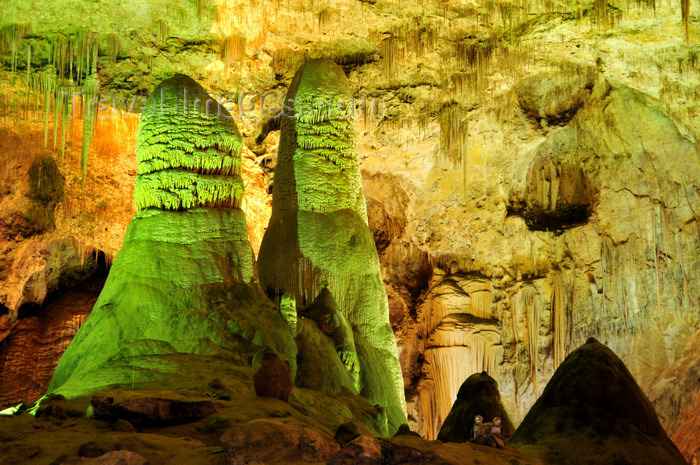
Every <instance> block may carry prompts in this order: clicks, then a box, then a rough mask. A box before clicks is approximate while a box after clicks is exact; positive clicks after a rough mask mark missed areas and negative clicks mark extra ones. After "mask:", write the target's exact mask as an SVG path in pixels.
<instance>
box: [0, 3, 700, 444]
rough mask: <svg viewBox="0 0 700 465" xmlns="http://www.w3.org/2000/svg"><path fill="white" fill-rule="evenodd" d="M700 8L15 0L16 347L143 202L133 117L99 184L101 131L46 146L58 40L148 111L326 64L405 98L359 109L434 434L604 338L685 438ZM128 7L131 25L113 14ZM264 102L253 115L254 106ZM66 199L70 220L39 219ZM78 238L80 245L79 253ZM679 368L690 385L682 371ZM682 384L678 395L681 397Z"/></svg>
mask: <svg viewBox="0 0 700 465" xmlns="http://www.w3.org/2000/svg"><path fill="white" fill-rule="evenodd" d="M699 10H700V2H698V1H691V2H690V12H691V13H690V14H689V15H686V16H685V18H684V16H683V14H682V12H681V9H680V6H679V5H675V4H674V5H669V4H656V3H653V2H652V3H648V2H641V3H640V2H626V1H625V2H622V1H621V2H615V3H614V4H612V3H611V4H609V7H608V8H601V7H600V5H599V2H594V3H590V4H589V3H586V2H582V3H580V4H578V5H577V6H573V7H572V5H571V4H570V3H568V2H566V3H564V2H552V3H550V4H544V3H541V2H526V3H522V4H521V3H518V4H515V3H509V2H502V3H494V2H488V1H477V2H441V1H434V2H418V1H408V2H406V1H402V2H401V3H400V4H399V3H398V2H392V1H382V0H377V1H376V2H366V1H356V0H338V1H329V2H321V3H315V4H314V5H313V6H312V7H309V5H307V4H306V3H305V2H301V1H296V0H289V1H267V0H264V1H255V2H253V1H234V0H226V1H224V0H219V1H213V0H200V1H196V2H195V1H193V2H183V3H181V4H178V5H177V6H176V7H172V8H168V7H166V2H162V1H158V0H150V1H147V2H145V3H144V4H143V7H139V8H137V7H136V6H134V4H129V3H127V4H122V3H119V2H106V3H105V2H102V3H100V4H99V6H98V4H92V3H88V2H73V3H72V4H71V8H67V7H66V5H64V4H63V2H48V1H47V2H37V3H36V4H35V5H33V6H32V7H27V6H26V5H24V2H19V1H14V2H13V1H9V2H7V7H6V8H5V9H4V11H3V13H2V15H3V16H2V23H3V25H8V24H25V25H27V26H26V32H25V33H24V35H23V36H22V37H21V40H19V38H18V37H19V36H18V35H17V34H15V35H12V34H11V33H9V32H7V31H10V29H7V28H4V29H3V31H6V32H5V33H4V34H3V38H2V52H3V61H2V64H3V73H4V74H3V79H2V80H1V81H0V95H1V96H2V97H1V98H2V102H3V108H4V109H6V110H5V113H4V114H3V118H2V120H0V131H2V137H0V150H1V151H2V153H3V154H4V155H5V156H6V160H8V162H7V163H4V164H3V165H2V167H1V169H0V177H1V178H2V179H3V183H2V192H0V218H1V219H2V223H0V224H1V226H0V236H1V238H2V240H1V241H0V250H2V254H0V303H2V305H3V306H4V307H2V308H6V309H7V310H6V311H5V312H0V313H4V314H0V325H1V326H0V338H5V337H7V335H9V334H10V333H11V332H12V331H13V328H15V327H16V326H15V325H16V324H17V323H16V321H17V312H18V309H19V308H20V307H21V305H22V304H23V303H26V302H33V303H35V304H40V303H41V301H42V300H43V298H44V296H45V291H43V289H44V287H47V286H45V285H44V284H41V283H46V282H48V281H50V280H51V279H54V278H55V277H56V276H59V275H60V274H61V273H62V272H61V271H57V270H62V269H64V268H69V267H71V266H73V265H74V264H75V263H76V262H75V260H77V263H79V262H80V258H81V257H84V256H86V254H88V255H89V254H90V252H92V251H95V250H99V251H103V252H104V253H105V254H106V255H107V256H108V257H113V256H114V255H115V254H116V252H117V251H118V250H119V248H120V246H121V242H122V240H123V235H124V232H125V228H126V225H127V224H128V222H129V220H130V218H131V216H132V215H133V214H134V212H135V210H134V208H133V206H132V205H133V204H132V202H131V196H132V189H133V183H134V177H135V175H136V161H135V158H134V152H135V140H136V139H135V137H136V125H137V124H138V119H137V118H136V117H135V116H134V115H132V116H131V117H130V118H111V119H110V118H98V119H97V122H96V128H95V134H94V136H93V139H92V140H93V143H92V145H91V147H90V151H89V158H88V169H87V174H86V176H87V181H86V183H85V187H84V190H83V188H82V183H81V178H82V166H81V164H82V162H81V153H80V151H81V145H82V139H83V137H82V135H81V132H82V121H81V120H80V119H79V118H75V119H72V120H71V121H70V131H69V132H68V143H67V145H66V149H65V154H63V155H61V153H60V152H61V150H60V141H59V143H58V144H57V143H56V142H55V141H56V138H58V139H60V131H59V132H58V136H55V137H53V136H52V134H51V130H52V129H53V126H52V124H54V123H53V121H54V120H52V119H51V117H49V119H48V123H49V124H48V127H49V130H48V132H49V138H48V140H49V142H48V144H46V146H44V144H43V143H42V142H43V140H44V133H45V132H46V131H45V130H44V123H43V122H44V109H45V107H46V105H45V104H44V102H43V100H42V99H41V98H40V96H41V95H40V94H41V92H40V91H41V89H40V86H38V85H37V86H36V87H33V84H31V83H30V87H31V88H32V89H33V90H32V96H31V98H30V99H27V98H26V96H25V93H24V92H25V88H26V86H27V83H26V81H27V80H29V81H31V79H27V78H26V77H25V75H30V74H31V75H35V74H37V75H38V74H39V73H40V72H41V70H43V69H46V67H47V65H48V64H49V62H50V61H51V58H50V57H51V53H53V52H49V45H48V44H49V43H56V40H58V43H60V39H56V37H55V34H56V33H57V32H63V33H64V34H66V37H68V38H69V39H70V38H71V37H74V35H71V34H75V31H76V27H77V28H78V29H79V28H81V27H82V28H85V29H83V31H86V30H89V31H92V32H93V33H94V35H93V36H90V37H92V38H93V39H89V38H88V39H84V40H87V42H88V43H90V40H93V42H94V43H96V44H97V51H98V53H97V58H96V60H95V63H96V64H95V70H96V74H97V76H98V78H99V83H100V88H101V89H102V90H105V91H110V92H120V93H121V95H123V96H124V97H125V98H127V99H129V98H131V96H132V95H134V93H135V92H139V91H142V90H143V89H148V88H150V87H151V84H152V82H154V81H156V80H159V79H161V78H163V77H167V76H170V75H172V74H174V73H176V72H182V73H186V74H188V75H191V76H192V77H194V78H195V79H197V80H198V81H200V82H202V83H204V84H205V86H206V87H207V88H208V89H211V91H212V92H215V93H224V92H227V91H228V92H236V91H238V92H241V91H251V92H256V93H258V94H262V93H263V92H265V91H268V90H277V91H279V92H280V93H281V95H283V94H284V92H285V91H286V88H287V86H288V85H289V84H290V82H291V78H292V76H293V74H294V72H295V71H296V69H297V68H298V66H299V65H301V64H302V63H304V62H305V61H306V60H308V59H309V58H314V57H327V58H331V59H333V60H335V61H336V62H337V63H339V64H341V65H342V66H343V67H344V70H345V72H346V74H347V75H348V79H349V82H350V85H351V87H352V89H353V90H354V91H356V92H358V93H360V92H362V93H366V94H369V95H374V96H377V97H378V98H380V99H381V100H382V101H383V105H382V106H381V108H382V110H383V113H384V118H383V119H379V118H375V117H372V115H369V116H368V117H367V118H357V121H356V128H355V129H356V134H357V136H358V146H359V157H360V165H361V169H362V175H363V183H364V190H365V196H366V198H367V211H368V217H369V224H370V227H371V228H372V230H373V233H374V237H375V242H376V243H377V248H378V251H379V254H380V263H381V265H382V273H383V278H384V282H385V286H386V288H387V293H388V295H389V306H390V313H391V317H392V325H393V327H394V331H395V334H396V336H397V341H398V345H399V352H400V360H401V363H402V368H403V372H404V385H405V387H406V397H407V402H408V412H409V421H410V422H412V426H413V427H414V428H416V429H417V430H418V431H419V432H421V433H422V434H423V435H425V436H426V437H429V438H431V437H435V435H436V434H437V431H438V430H439V426H440V424H441V422H442V420H444V418H445V417H446V415H447V413H448V410H449V407H450V406H451V404H452V402H453V400H454V397H455V395H456V392H457V389H458V387H459V386H460V384H461V383H462V382H463V381H464V379H465V378H466V377H467V376H469V375H470V374H471V373H473V372H478V371H481V370H487V371H488V372H489V374H491V375H492V376H493V377H494V378H495V379H496V380H497V381H498V382H499V385H500V389H501V392H502V394H503V399H504V402H505V403H506V407H507V409H508V411H509V412H511V415H513V417H514V418H513V419H514V421H515V422H516V423H517V422H518V421H519V420H520V419H521V418H522V416H523V415H524V413H525V412H526V411H527V410H528V408H529V407H530V406H531V405H532V404H533V403H534V401H535V399H536V398H537V396H538V395H539V394H540V393H541V392H542V389H543V388H544V385H545V384H546V382H547V381H548V379H549V378H550V377H551V375H552V373H553V370H554V369H555V368H556V367H557V366H558V364H559V363H560V362H561V361H562V360H563V358H564V357H565V356H566V355H567V354H568V353H569V352H570V351H571V350H572V349H573V348H575V347H577V346H578V345H580V344H581V343H583V342H584V341H585V339H586V338H587V337H589V336H595V337H596V338H598V339H599V340H600V341H601V342H603V343H605V344H606V345H608V346H609V347H611V348H612V349H613V350H614V351H615V352H616V353H617V354H618V355H620V357H621V358H622V360H623V361H624V362H625V364H627V366H628V367H630V370H631V372H632V373H633V375H634V376H635V377H636V379H637V381H638V382H639V383H640V385H642V387H643V388H644V389H645V391H646V392H647V393H654V395H653V396H652V398H656V399H657V403H656V407H657V409H658V410H659V413H660V416H661V418H662V422H663V423H664V426H665V427H666V428H667V429H668V432H669V434H671V435H673V434H674V433H676V431H683V429H684V426H683V418H694V417H693V414H692V412H690V409H689V408H685V410H683V412H685V413H683V414H680V415H679V412H680V411H681V406H687V405H692V404H693V401H692V399H694V398H695V396H696V394H697V391H698V385H697V381H696V380H695V382H693V381H692V380H690V379H689V378H687V377H685V378H684V375H683V373H685V372H687V371H688V370H691V368H687V367H689V366H692V364H691V363H689V362H688V363H683V362H682V361H683V360H687V359H688V357H691V358H692V356H691V355H689V354H692V353H694V352H693V347H696V346H697V344H695V345H691V336H692V335H693V333H694V332H697V328H698V320H699V313H698V308H699V305H698V304H699V298H698V295H699V291H700V289H698V283H699V282H700V281H699V280H698V273H699V271H700V268H699V266H698V256H697V250H698V238H699V237H700V234H699V233H700V229H699V228H700V224H698V219H699V216H698V214H699V213H700V191H699V190H698V189H699V187H698V186H700V172H699V169H698V164H699V162H700V159H699V156H700V155H699V151H700V148H699V147H700V144H699V143H698V140H700V139H698V134H699V131H698V127H700V124H699V122H700V113H698V108H700V105H698V100H699V99H698V92H697V89H698V88H699V87H698V85H699V84H700V79H699V78H700V74H699V72H700V70H699V68H698V66H699V64H698V53H700V49H699V48H698V47H699V45H698V44H699V43H700V42H698V39H699V37H698V16H697V13H696V12H697V11H699ZM124 15H126V16H129V17H130V18H132V21H131V22H130V24H129V25H128V26H125V25H122V24H119V23H117V22H116V21H115V20H113V19H111V17H112V16H114V17H118V16H124ZM49 17H50V18H52V19H53V21H46V19H47V18H49ZM88 17H89V18H91V21H90V23H89V24H88V22H87V21H86V19H85V18H88ZM684 19H686V20H687V21H684ZM76 25H77V26H76ZM10 32H11V31H10ZM83 36H85V34H83ZM115 36H118V38H119V40H116V39H115V38H114V37H115ZM52 41H54V42H52ZM28 43H30V44H32V52H31V60H30V63H31V67H30V70H29V73H27V66H26V56H27V44H28ZM13 44H14V45H13ZM88 48H89V47H88ZM13 56H14V57H15V58H14V59H13ZM76 56H77V55H76ZM76 66H77V65H76ZM13 68H15V73H14V74H12V73H11V71H12V69H13ZM32 73H33V74H32ZM76 77H77V76H76ZM32 82H33V81H32ZM35 95H39V96H38V97H35ZM127 101H128V100H127ZM244 103H245V102H244ZM260 109H261V106H260V102H259V101H257V102H254V110H252V111H250V114H251V115H252V114H255V115H258V112H259V111H260ZM238 126H239V128H240V130H241V133H242V136H243V140H244V143H245V146H244V148H243V171H244V180H245V182H246V186H245V188H246V197H245V201H244V204H243V209H244V211H245V212H246V216H247V219H248V224H249V236H250V238H251V244H252V246H253V248H254V250H255V251H256V252H257V250H258V248H259V244H260V240H261V238H262V234H263V232H264V228H265V226H266V225H267V222H268V218H269V215H270V199H271V195H270V189H274V168H275V162H276V150H277V143H278V141H279V124H276V123H275V121H274V120H269V119H268V118H265V117H263V118H259V117H258V116H254V117H252V118H246V119H241V120H239V121H238ZM59 127H60V125H59ZM52 144H53V145H52ZM46 156H48V157H52V158H54V159H55V160H56V162H57V166H58V170H59V173H60V176H61V177H62V178H63V179H64V183H63V184H64V186H63V194H62V197H61V199H60V200H59V201H58V202H57V203H56V204H55V205H52V206H50V207H48V206H47V205H44V204H42V201H41V199H40V197H37V196H36V195H34V196H33V195H32V194H31V191H32V186H31V176H30V168H31V166H32V165H33V164H34V163H35V162H36V160H38V159H41V158H42V157H46ZM44 203H45V202H44ZM47 208H50V209H51V210H52V211H53V222H50V221H49V222H47V220H46V218H48V216H47V214H43V215H37V214H35V213H34V214H33V213H32V212H37V211H39V212H44V213H46V210H47ZM42 209H43V210H42ZM37 219H39V220H40V221H39V220H37ZM56 239H67V240H69V241H70V243H71V247H74V248H75V252H70V253H66V252H58V251H56V250H57V249H56V247H55V246H51V244H52V243H53V242H54V241H55V240H56ZM61 250H63V249H61ZM74 256H75V257H77V259H76V258H75V257H74ZM37 282H38V283H39V284H37ZM674 363H676V365H673V364H674ZM672 366H673V367H679V366H680V367H681V368H674V370H675V371H673V372H670V371H669V370H671V368H669V367H672ZM682 367H686V368H682ZM674 377H676V378H679V379H681V378H682V379H685V380H686V382H684V383H681V384H682V386H684V387H683V388H682V389H680V388H678V387H673V388H672V387H671V386H673V383H670V382H668V381H664V380H668V379H673V378H674ZM671 390H672V391H673V396H675V397H674V398H677V399H679V400H678V402H665V401H663V399H664V398H666V396H665V393H666V392H671ZM679 419H680V420H679ZM679 434H681V433H679ZM683 441H687V439H683ZM691 443H692V441H689V442H685V443H683V444H684V445H683V446H682V447H683V448H684V449H683V452H684V453H686V455H688V456H690V455H689V454H691V453H693V452H694V450H695V449H693V448H697V444H696V443H695V444H691Z"/></svg>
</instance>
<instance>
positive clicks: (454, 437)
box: [438, 371, 514, 442]
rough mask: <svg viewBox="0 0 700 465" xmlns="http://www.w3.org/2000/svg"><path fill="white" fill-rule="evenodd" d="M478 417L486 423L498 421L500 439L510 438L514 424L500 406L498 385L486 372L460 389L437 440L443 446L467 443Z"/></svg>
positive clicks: (478, 374) (476, 376)
mask: <svg viewBox="0 0 700 465" xmlns="http://www.w3.org/2000/svg"><path fill="white" fill-rule="evenodd" d="M477 415H481V416H482V417H483V419H484V421H486V422H490V421H493V419H494V418H495V417H499V418H500V419H501V422H502V423H501V437H502V438H503V439H506V438H508V437H509V436H510V435H512V434H513V431H514V428H513V423H511V421H510V417H508V413H507V412H506V409H505V407H504V406H503V403H502V402H501V393H500V392H499V391H498V383H496V380H495V379H493V378H492V377H490V376H489V375H488V373H486V372H485V371H482V372H481V373H474V374H473V375H471V376H470V377H469V378H467V379H466V381H464V383H463V384H462V386H461V387H460V388H459V392H458V393H457V400H455V403H454V405H453V406H452V410H450V413H449V415H447V418H446V419H445V422H444V423H443V425H442V428H440V433H439V434H438V439H439V440H440V441H442V442H465V441H468V440H469V439H470V434H471V432H472V429H473V426H474V418H475V417H476V416H477Z"/></svg>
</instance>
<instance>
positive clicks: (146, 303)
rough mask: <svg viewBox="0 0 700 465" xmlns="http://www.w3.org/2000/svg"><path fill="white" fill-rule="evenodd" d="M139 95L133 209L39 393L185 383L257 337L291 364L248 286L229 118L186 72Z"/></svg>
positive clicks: (287, 346) (282, 326)
mask: <svg viewBox="0 0 700 465" xmlns="http://www.w3.org/2000/svg"><path fill="white" fill-rule="evenodd" d="M150 99H151V102H152V103H153V108H152V109H151V111H149V112H148V113H147V112H146V111H144V113H143V114H142V118H141V122H140V125H139V135H138V147H137V158H138V162H139V164H138V167H139V168H138V176H137V180H136V187H135V191H134V199H135V203H136V206H137V209H138V213H137V215H136V216H135V217H134V219H133V220H132V222H131V224H130V225H129V228H128V230H127V233H126V237H125V239H124V244H123V246H122V249H121V251H120V252H119V254H118V255H117V256H116V258H115V260H114V264H113V266H112V268H111V271H110V274H109V277H108V279H107V282H106V283H105V286H104V289H103V290H102V293H101V294H100V297H99V299H98V300H97V302H96V304H95V307H94V309H93V312H92V314H91V315H90V317H89V318H88V320H87V321H86V322H85V324H84V325H83V326H82V327H81V328H80V330H79V331H78V333H77V334H76V336H75V338H74V339H73V341H72V343H71V344H70V346H69V347H68V349H67V350H66V352H65V353H64V355H63V357H62V358H61V360H60V362H59V364H58V367H57V368H56V371H55V373H54V376H53V379H52V380H51V384H50V386H49V389H48V392H51V393H60V394H63V395H65V396H66V397H68V398H71V397H78V396H83V395H88V394H91V393H94V392H97V391H99V390H102V389H106V388H129V389H133V388H134V386H141V385H143V383H149V382H151V383H162V382H165V381H167V382H168V383H169V384H168V386H169V385H173V386H177V387H184V386H187V385H189V384H192V383H196V382H201V380H203V379H205V378H207V377H209V376H210V374H212V373H214V375H211V376H212V377H213V376H215V373H216V371H217V370H220V369H224V368H222V367H225V366H227V364H230V363H231V362H234V363H235V364H244V363H246V362H249V360H246V359H245V357H246V353H247V352H252V353H254V351H255V350H256V349H255V347H257V346H265V345H269V346H271V347H273V348H274V350H276V351H277V353H279V354H281V355H282V357H283V358H285V359H286V360H287V361H288V362H289V363H290V365H291V368H292V370H293V371H295V370H296V345H295V344H294V340H293V336H292V334H291V332H290V331H289V330H288V328H287V324H286V322H285V320H284V318H283V317H282V316H281V315H280V314H279V312H278V311H277V309H276V308H275V307H274V306H273V305H272V304H271V303H270V302H269V301H267V299H265V297H264V296H263V295H262V294H261V293H260V292H259V291H258V290H257V289H256V286H255V285H254V284H252V281H253V279H254V277H255V275H256V270H255V263H254V257H253V252H252V249H251V246H250V243H249V241H248V235H247V226H246V219H245V215H244V213H243V211H241V210H240V209H239V208H238V206H239V205H240V200H241V197H242V195H243V183H242V180H241V177H240V174H239V172H240V149H241V141H240V135H239V132H238V130H237V128H236V125H235V123H234V121H233V119H232V118H231V117H230V116H229V114H228V112H227V111H226V110H225V109H224V108H223V107H221V106H220V105H219V104H218V102H216V101H215V100H213V99H211V97H209V95H208V94H207V92H206V91H205V90H204V89H203V88H202V87H201V86H200V85H199V84H197V83H196V82H195V81H193V80H192V79H190V78H189V77H186V76H175V77H173V78H171V79H168V80H166V81H164V82H163V83H161V84H160V85H159V86H158V87H156V89H155V90H154V91H153V93H152V94H151V97H150ZM209 99H211V100H209ZM212 103H214V105H212ZM206 111H208V112H209V114H206V113H205V112H206ZM163 386H164V385H161V386H160V387H161V388H163Z"/></svg>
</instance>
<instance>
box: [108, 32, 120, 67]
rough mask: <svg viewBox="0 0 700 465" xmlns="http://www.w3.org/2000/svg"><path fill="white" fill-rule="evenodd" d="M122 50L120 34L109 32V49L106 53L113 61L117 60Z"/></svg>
mask: <svg viewBox="0 0 700 465" xmlns="http://www.w3.org/2000/svg"><path fill="white" fill-rule="evenodd" d="M120 51H121V40H120V39H119V36H118V35H117V34H113V33H110V34H107V50H106V54H107V56H108V57H109V58H110V59H111V60H112V61H113V62H116V61H117V56H119V52H120Z"/></svg>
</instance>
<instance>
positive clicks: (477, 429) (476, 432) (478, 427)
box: [471, 415, 484, 441]
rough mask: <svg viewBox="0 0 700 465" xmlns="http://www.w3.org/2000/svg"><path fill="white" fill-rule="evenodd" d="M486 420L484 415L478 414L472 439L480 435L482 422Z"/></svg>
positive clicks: (475, 418)
mask: <svg viewBox="0 0 700 465" xmlns="http://www.w3.org/2000/svg"><path fill="white" fill-rule="evenodd" d="M483 422H484V417H482V416H481V415H477V416H475V417H474V427H473V428H472V437H471V440H472V441H474V440H476V438H477V437H478V436H479V433H480V432H481V424H482V423H483Z"/></svg>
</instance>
